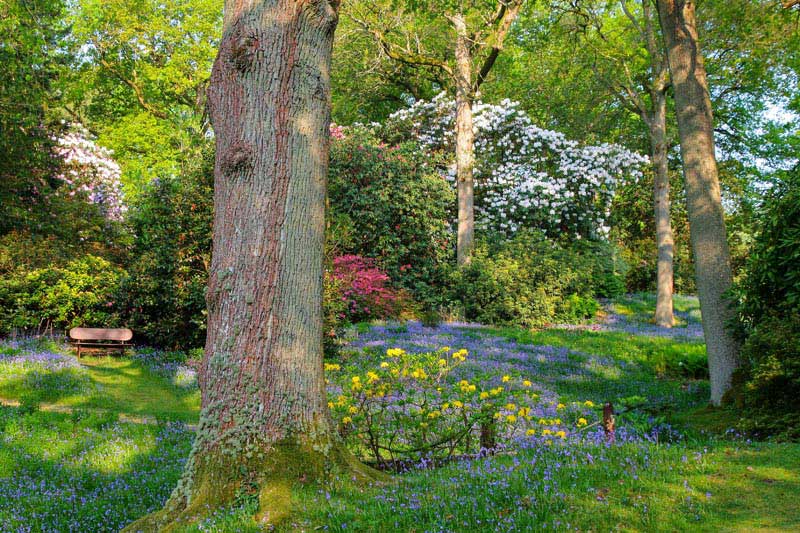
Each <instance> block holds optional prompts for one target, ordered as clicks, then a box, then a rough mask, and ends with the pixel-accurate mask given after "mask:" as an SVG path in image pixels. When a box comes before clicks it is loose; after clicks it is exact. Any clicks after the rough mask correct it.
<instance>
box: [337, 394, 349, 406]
mask: <svg viewBox="0 0 800 533" xmlns="http://www.w3.org/2000/svg"><path fill="white" fill-rule="evenodd" d="M346 403H347V397H346V396H345V395H344V394H340V395H339V397H338V398H336V405H338V406H339V407H341V406H343V405H344V404H346Z"/></svg>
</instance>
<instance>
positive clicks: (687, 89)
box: [658, 0, 739, 405]
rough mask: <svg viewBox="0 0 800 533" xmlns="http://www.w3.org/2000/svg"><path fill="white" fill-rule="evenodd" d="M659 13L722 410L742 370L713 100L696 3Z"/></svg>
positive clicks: (665, 3) (667, 3)
mask: <svg viewBox="0 0 800 533" xmlns="http://www.w3.org/2000/svg"><path fill="white" fill-rule="evenodd" d="M658 11H659V19H660V21H661V28H662V30H663V33H664V41H665V44H666V49H667V57H668V59H669V67H670V72H671V75H672V84H673V87H674V91H675V109H676V113H677V117H678V134H679V136H680V142H681V157H682V159H683V173H684V179H685V183H686V203H687V208H688V214H689V230H690V233H691V241H692V250H693V252H694V259H695V275H696V279H697V292H698V296H699V298H700V311H701V312H702V315H703V332H704V335H705V340H706V350H707V352H708V367H709V373H710V377H711V402H712V403H713V404H714V405H719V404H720V402H721V401H722V396H723V395H724V394H725V392H726V391H727V390H728V389H729V388H730V386H731V376H732V374H733V372H734V370H736V368H737V367H738V366H739V346H738V344H737V343H736V341H735V339H734V338H733V337H732V336H731V335H730V333H729V332H728V331H727V330H726V324H727V323H728V321H729V320H730V319H731V318H732V315H733V309H732V307H731V305H730V302H729V301H728V299H727V298H726V297H725V292H726V291H727V290H728V289H729V288H730V286H731V278H732V277H731V260H730V251H729V249H728V241H727V236H726V232H725V218H724V212H723V209H722V200H721V196H720V187H719V175H718V171H717V160H716V157H715V154H714V129H713V122H714V121H713V116H712V112H711V98H710V96H709V92H708V82H707V81H706V70H705V66H704V64H703V56H702V54H701V53H700V47H699V43H698V40H697V25H696V21H695V4H694V2H693V1H691V0H689V1H686V0H658Z"/></svg>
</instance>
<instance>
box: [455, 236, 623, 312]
mask: <svg viewBox="0 0 800 533" xmlns="http://www.w3.org/2000/svg"><path fill="white" fill-rule="evenodd" d="M612 253H613V249H612V248H611V247H610V246H608V245H604V244H599V243H584V242H581V241H579V242H577V243H572V244H563V245H562V244H559V243H556V242H554V241H551V240H548V239H546V238H544V237H543V236H542V235H541V234H539V233H533V232H531V233H525V232H522V233H520V234H518V235H517V236H516V237H515V238H514V239H512V240H509V241H505V242H500V243H495V244H491V245H490V244H486V243H483V244H480V245H479V246H478V247H477V248H476V250H475V253H474V255H473V258H472V262H471V263H470V264H469V265H468V266H466V267H464V268H462V269H461V270H459V271H458V272H456V273H455V274H454V286H453V294H452V298H453V299H454V300H460V301H461V302H462V304H463V307H464V314H465V318H466V319H467V320H475V321H478V322H481V323H486V324H509V325H521V326H539V325H543V324H547V323H551V322H556V321H561V322H576V321H581V320H585V319H587V318H591V317H592V316H594V314H595V313H596V312H597V310H598V309H599V304H598V303H597V301H596V297H605V296H609V295H614V294H617V292H616V291H619V290H621V288H622V287H623V281H622V280H623V279H624V277H623V276H624V272H623V271H622V270H621V269H620V270H616V271H615V270H614V269H615V268H618V267H615V266H614V265H618V260H616V259H614V258H613V257H612V256H611V254H612Z"/></svg>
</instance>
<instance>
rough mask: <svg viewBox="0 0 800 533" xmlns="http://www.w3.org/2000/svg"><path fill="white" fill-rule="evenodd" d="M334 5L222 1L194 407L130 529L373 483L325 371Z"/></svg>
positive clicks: (328, 0) (270, 517)
mask: <svg viewBox="0 0 800 533" xmlns="http://www.w3.org/2000/svg"><path fill="white" fill-rule="evenodd" d="M337 8H338V0H226V2H225V17H224V26H223V37H222V41H221V43H220V50H219V54H218V56H217V59H216V61H215V63H214V68H213V70H212V75H211V87H210V89H209V111H210V114H211V119H212V121H213V125H214V131H215V134H216V164H215V168H214V176H215V191H214V210H215V217H214V249H213V255H212V264H211V270H210V277H209V286H208V293H207V303H208V336H207V340H206V349H205V357H204V359H203V366H202V370H201V373H200V389H201V394H202V409H201V415H200V424H199V429H198V431H197V435H196V437H195V442H194V446H193V449H192V452H191V455H190V457H189V460H188V462H187V464H186V467H185V470H184V473H183V477H182V478H181V480H180V482H179V484H178V486H177V488H176V489H175V490H174V491H173V493H172V495H171V497H170V499H169V500H168V501H167V503H166V504H165V506H164V509H162V510H161V511H159V512H157V513H154V514H152V515H148V516H146V517H145V518H143V519H141V520H139V521H137V522H135V523H133V524H131V525H130V526H129V527H128V528H127V530H128V531H169V530H173V529H175V528H178V527H180V526H181V525H183V524H185V523H187V522H192V521H195V520H197V519H198V518H200V517H202V516H203V515H206V514H208V513H209V512H212V511H213V510H214V509H216V508H219V507H220V506H224V505H226V504H231V503H233V501H234V499H235V498H236V497H237V495H238V494H242V493H251V494H253V495H258V498H259V510H258V515H257V516H256V519H257V520H259V521H261V522H264V523H270V524H274V523H277V522H280V521H281V520H282V519H284V518H285V517H286V516H287V514H288V513H289V511H290V499H291V491H292V487H293V486H294V485H295V484H297V483H302V482H309V481H314V480H317V479H320V478H322V477H325V476H328V475H330V474H331V473H333V472H346V474H347V476H348V477H349V476H355V477H358V478H362V479H372V478H373V476H374V475H375V473H374V472H373V471H371V470H370V469H368V468H366V467H365V466H363V465H361V464H360V463H359V462H358V461H356V460H355V458H354V457H352V456H351V455H350V454H349V453H348V452H347V451H346V449H345V448H344V446H343V444H342V443H341V441H340V439H339V437H338V434H337V432H336V431H335V429H334V428H333V424H332V422H331V418H330V414H329V412H328V408H327V401H326V393H325V381H324V376H323V364H322V272H323V270H322V268H323V267H322V260H323V258H322V256H323V240H324V223H325V221H324V218H325V217H324V211H325V208H324V206H325V190H326V184H327V170H328V148H329V131H328V126H329V122H330V82H329V67H330V56H331V47H332V39H333V32H334V29H335V27H336V22H337Z"/></svg>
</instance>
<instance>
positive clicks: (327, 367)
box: [325, 363, 342, 372]
mask: <svg viewBox="0 0 800 533" xmlns="http://www.w3.org/2000/svg"><path fill="white" fill-rule="evenodd" d="M341 369H342V367H340V366H339V365H337V364H335V363H325V371H327V372H330V371H333V370H341Z"/></svg>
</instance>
